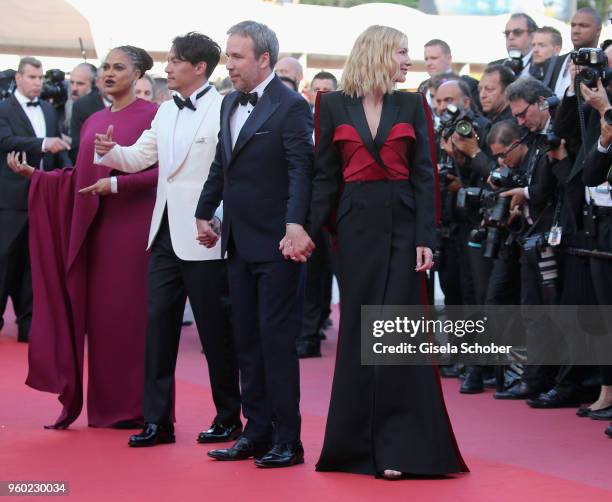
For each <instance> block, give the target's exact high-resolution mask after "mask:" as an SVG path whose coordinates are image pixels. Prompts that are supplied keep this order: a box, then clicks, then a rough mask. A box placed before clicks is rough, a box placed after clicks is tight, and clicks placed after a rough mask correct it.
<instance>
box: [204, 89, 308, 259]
mask: <svg viewBox="0 0 612 502" xmlns="http://www.w3.org/2000/svg"><path fill="white" fill-rule="evenodd" d="M238 95H239V93H238V92H233V93H231V94H228V95H227V96H226V97H225V99H224V100H223V104H222V106H221V129H220V132H219V142H218V143H217V151H216V154H215V158H214V161H213V163H212V165H211V166H210V174H209V175H208V179H207V180H206V183H205V184H204V187H203V189H202V194H201V196H200V201H199V204H198V208H197V212H196V216H197V218H200V219H206V220H208V219H210V218H212V216H213V213H214V211H215V208H216V207H217V206H218V205H219V203H220V202H221V200H223V227H222V234H221V235H222V249H223V252H224V253H225V251H226V250H227V247H228V243H229V242H230V239H232V240H233V243H234V245H235V246H236V250H237V252H238V253H239V254H240V256H241V257H242V258H243V259H244V260H246V261H250V262H271V261H280V260H283V256H282V254H281V252H280V251H279V249H278V245H279V242H280V240H281V239H282V238H283V236H284V235H285V231H286V228H285V227H286V224H287V223H297V224H300V225H303V224H304V223H305V220H306V215H307V212H308V207H309V204H310V193H311V178H312V158H313V145H312V130H313V117H312V113H311V111H310V106H309V105H308V103H307V102H306V100H305V99H304V98H302V97H301V96H300V95H299V94H297V93H296V92H294V91H291V90H289V89H288V88H287V87H286V86H285V85H284V84H283V83H282V82H281V81H280V80H279V78H278V77H274V78H273V79H272V80H271V81H270V83H269V84H268V86H267V87H266V88H265V90H264V92H263V94H262V96H261V98H260V99H259V100H258V102H257V105H256V106H255V107H254V108H253V111H252V112H251V114H250V115H249V117H248V119H247V120H246V122H245V123H244V125H243V127H242V129H241V130H240V133H239V134H238V138H237V140H236V143H235V146H234V148H232V138H231V134H230V117H231V115H232V113H233V111H234V110H235V109H236V107H237V106H239V104H238Z"/></svg>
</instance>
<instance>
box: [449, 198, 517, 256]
mask: <svg viewBox="0 0 612 502" xmlns="http://www.w3.org/2000/svg"><path fill="white" fill-rule="evenodd" d="M503 191H504V189H502V190H496V191H493V190H487V189H485V188H480V187H468V188H461V189H460V190H459V192H457V210H458V211H459V212H460V213H463V214H466V213H467V214H472V215H473V213H474V211H476V212H477V214H478V217H479V218H480V219H481V222H482V223H481V226H480V228H477V229H475V230H472V233H471V235H470V241H471V242H473V243H475V244H481V245H483V244H484V251H483V256H484V257H485V258H497V257H498V256H499V250H500V248H501V245H502V241H503V238H504V235H505V230H507V231H509V232H511V233H514V234H517V233H520V232H522V231H523V229H524V221H523V219H522V218H517V219H515V220H514V221H513V222H512V224H509V223H508V220H509V216H510V202H511V198H510V197H500V196H499V194H500V193H502V192H503Z"/></svg>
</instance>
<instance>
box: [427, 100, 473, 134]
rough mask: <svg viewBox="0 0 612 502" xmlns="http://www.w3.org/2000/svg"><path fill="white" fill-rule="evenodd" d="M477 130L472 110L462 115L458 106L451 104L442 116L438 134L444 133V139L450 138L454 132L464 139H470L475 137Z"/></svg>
mask: <svg viewBox="0 0 612 502" xmlns="http://www.w3.org/2000/svg"><path fill="white" fill-rule="evenodd" d="M476 130H477V126H476V123H475V122H474V116H473V114H472V112H471V110H468V111H467V112H465V113H462V112H461V110H460V109H459V107H458V106H456V105H453V104H452V103H451V104H449V105H448V106H447V107H446V110H444V112H443V113H442V115H441V116H440V124H439V125H438V129H437V132H439V133H442V137H443V138H444V139H448V138H450V137H451V136H452V134H453V133H454V132H456V133H457V134H459V135H460V136H463V137H464V138H470V137H472V136H474V133H475V131H476Z"/></svg>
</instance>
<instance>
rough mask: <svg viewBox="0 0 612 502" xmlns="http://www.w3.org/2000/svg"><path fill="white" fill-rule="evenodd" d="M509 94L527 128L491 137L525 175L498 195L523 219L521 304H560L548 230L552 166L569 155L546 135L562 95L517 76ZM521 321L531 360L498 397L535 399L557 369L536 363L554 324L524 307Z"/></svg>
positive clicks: (498, 181) (502, 156)
mask: <svg viewBox="0 0 612 502" xmlns="http://www.w3.org/2000/svg"><path fill="white" fill-rule="evenodd" d="M506 94H507V98H508V101H509V103H510V108H511V109H512V113H513V115H514V117H515V118H516V120H517V123H518V125H519V126H524V127H526V128H527V129H528V131H529V135H525V134H524V132H522V131H521V129H520V128H516V127H514V128H510V127H509V128H507V129H506V130H505V131H504V132H505V133H506V137H505V138H504V137H503V135H498V137H497V138H496V137H495V135H494V134H493V135H491V136H492V137H491V149H492V151H493V152H494V153H496V154H497V155H499V158H500V159H503V163H504V166H505V167H507V168H510V169H511V170H515V169H518V170H519V173H520V175H521V176H520V177H519V178H516V177H514V179H515V180H516V181H514V182H513V183H512V185H514V186H516V185H518V186H516V187H515V188H512V189H510V190H507V191H504V192H502V193H501V194H500V197H501V198H506V199H510V204H509V211H510V212H511V213H512V212H513V211H516V209H520V210H521V216H516V213H514V214H513V215H512V217H510V218H509V220H508V223H510V222H512V220H513V219H514V218H517V217H519V218H520V217H522V219H523V223H524V224H523V227H522V231H520V234H519V236H518V242H519V244H520V269H521V273H520V277H521V305H546V304H556V302H557V299H558V292H557V281H558V270H557V266H556V261H555V256H554V254H553V251H552V248H551V246H550V245H549V244H548V234H547V231H548V230H549V229H550V227H551V225H552V222H553V215H554V209H555V201H554V195H555V189H556V185H557V180H556V178H555V176H554V175H553V172H552V164H554V163H556V162H557V161H558V160H561V159H564V158H566V157H567V153H566V152H565V148H564V146H563V143H562V142H561V141H558V140H557V141H555V140H554V138H552V137H551V135H549V134H548V133H549V129H550V123H551V108H552V106H554V104H555V102H558V99H556V98H551V96H552V91H551V90H550V89H549V88H548V87H546V86H545V85H544V84H542V82H540V81H538V80H536V79H534V78H532V77H523V78H520V79H518V80H517V81H516V82H514V83H513V84H511V85H510V86H508V89H507V90H506ZM500 129H501V127H500ZM493 132H495V131H493ZM547 152H548V155H547ZM498 174H499V173H494V174H493V175H492V176H491V179H492V181H494V182H495V184H496V185H501V186H503V184H504V183H503V182H504V180H508V179H510V180H512V179H513V177H511V176H509V172H508V175H506V176H499V175H498ZM523 324H524V326H525V331H526V337H527V346H528V349H529V361H530V364H529V365H528V366H525V368H524V373H523V375H522V379H521V381H519V382H517V383H516V384H515V385H514V386H512V387H510V388H509V389H507V390H505V391H501V392H497V393H496V396H495V397H496V398H498V399H527V398H535V397H538V396H539V395H540V394H541V393H545V392H547V391H548V390H549V389H551V388H552V387H553V386H554V377H555V374H556V371H557V370H556V369H555V367H552V366H544V365H542V364H538V363H539V362H540V361H542V359H543V356H544V355H545V354H546V353H547V351H550V350H551V344H550V343H546V342H550V337H551V335H552V330H551V326H550V324H549V322H548V321H547V320H545V319H543V318H541V317H539V316H537V314H536V313H534V312H533V311H531V310H529V309H526V310H524V311H523ZM553 346H554V344H553Z"/></svg>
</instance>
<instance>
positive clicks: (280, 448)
mask: <svg viewBox="0 0 612 502" xmlns="http://www.w3.org/2000/svg"><path fill="white" fill-rule="evenodd" d="M303 463H304V447H303V446H302V442H301V441H296V442H295V443H280V444H275V445H274V446H273V447H272V449H271V450H270V451H269V452H268V453H266V454H265V455H264V456H263V457H261V458H257V459H255V465H256V466H257V467H267V468H269V467H290V466H292V465H297V464H303Z"/></svg>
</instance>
